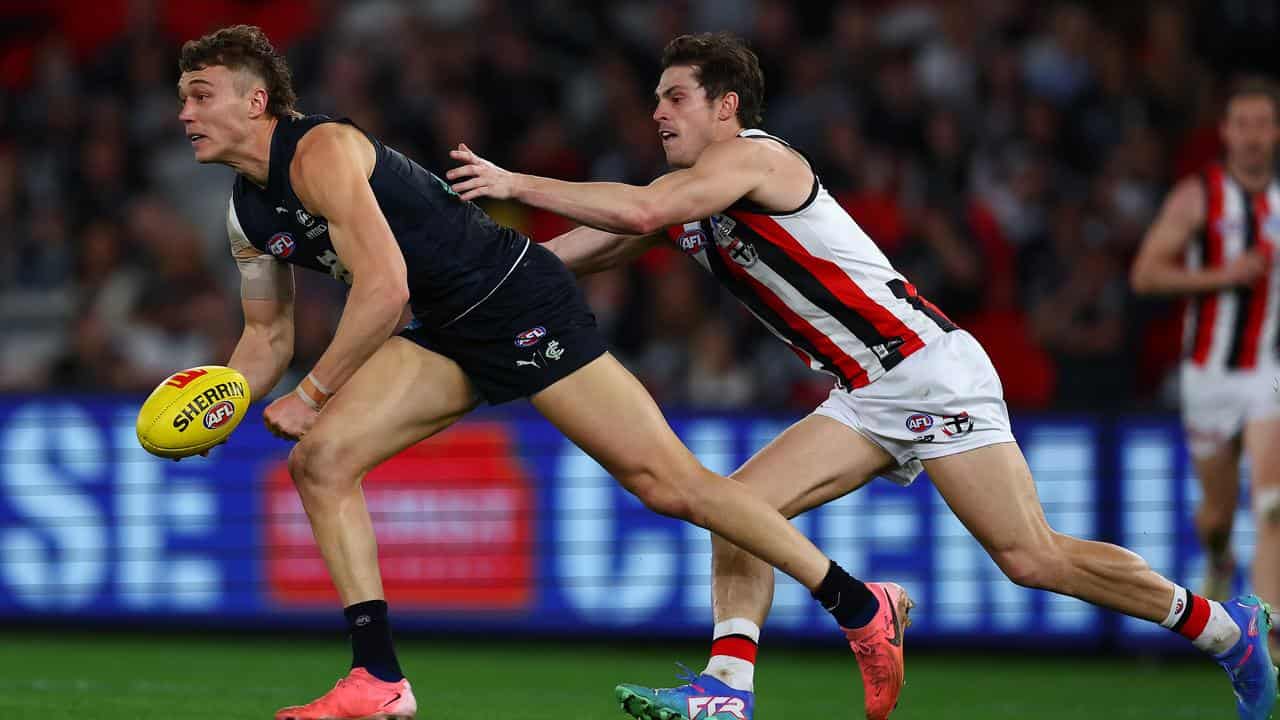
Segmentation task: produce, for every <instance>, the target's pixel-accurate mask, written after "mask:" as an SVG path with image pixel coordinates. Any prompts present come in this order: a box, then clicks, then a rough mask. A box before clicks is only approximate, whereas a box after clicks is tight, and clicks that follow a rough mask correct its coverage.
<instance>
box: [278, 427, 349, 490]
mask: <svg viewBox="0 0 1280 720" xmlns="http://www.w3.org/2000/svg"><path fill="white" fill-rule="evenodd" d="M341 455H342V453H341V451H340V450H338V448H336V447H335V446H334V445H333V444H332V443H328V442H325V441H324V440H322V439H320V438H315V439H312V438H310V437H304V438H303V439H302V440H300V441H298V444H297V445H294V446H293V451H292V452H290V453H289V475H290V476H291V477H292V478H293V484H294V486H295V487H297V489H298V492H299V493H300V494H301V495H302V496H303V497H304V498H307V497H323V496H326V495H330V494H332V493H334V492H337V491H340V490H342V489H343V488H345V487H346V486H348V485H352V484H354V483H355V475H354V474H352V473H348V472H345V471H344V469H343V463H342V458H341Z"/></svg>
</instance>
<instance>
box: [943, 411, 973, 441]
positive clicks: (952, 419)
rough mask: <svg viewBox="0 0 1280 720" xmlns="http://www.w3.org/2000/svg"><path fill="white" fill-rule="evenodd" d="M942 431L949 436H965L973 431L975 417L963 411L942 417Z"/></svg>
mask: <svg viewBox="0 0 1280 720" xmlns="http://www.w3.org/2000/svg"><path fill="white" fill-rule="evenodd" d="M942 432H943V433H944V434H946V436H947V437H949V438H958V437H964V436H965V435H968V434H969V433H971V432H973V418H971V417H969V413H967V412H962V413H957V414H955V415H948V416H946V417H945V418H943V419H942Z"/></svg>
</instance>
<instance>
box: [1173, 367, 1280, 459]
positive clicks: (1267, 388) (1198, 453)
mask: <svg viewBox="0 0 1280 720" xmlns="http://www.w3.org/2000/svg"><path fill="white" fill-rule="evenodd" d="M1277 372H1278V370H1277V368H1274V367H1267V368H1257V369H1253V370H1226V369H1223V368H1205V367H1197V366H1196V365H1193V364H1191V363H1183V365H1182V378H1181V390H1182V392H1181V394H1182V426H1183V427H1184V428H1185V429H1186V431H1187V447H1188V448H1189V449H1190V450H1191V454H1192V455H1193V456H1195V457H1204V456H1206V455H1212V454H1213V453H1215V452H1217V451H1218V450H1219V449H1220V448H1221V447H1222V445H1223V444H1224V443H1226V442H1228V441H1230V440H1231V439H1232V438H1234V437H1235V436H1237V435H1239V434H1240V432H1241V431H1242V430H1244V426H1245V423H1249V422H1253V421H1254V420H1270V419H1275V418H1280V396H1278V395H1277V394H1276V391H1275V382H1276V373H1277Z"/></svg>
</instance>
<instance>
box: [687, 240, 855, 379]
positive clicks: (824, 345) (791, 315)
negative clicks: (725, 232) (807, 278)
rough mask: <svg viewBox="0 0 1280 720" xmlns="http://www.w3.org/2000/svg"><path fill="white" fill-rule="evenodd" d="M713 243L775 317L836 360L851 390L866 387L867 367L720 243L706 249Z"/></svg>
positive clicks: (725, 261) (735, 272)
mask: <svg viewBox="0 0 1280 720" xmlns="http://www.w3.org/2000/svg"><path fill="white" fill-rule="evenodd" d="M712 247H714V248H715V249H716V252H717V253H719V255H720V257H721V258H722V259H723V261H724V265H725V267H727V268H728V269H729V272H731V273H733V275H734V276H735V277H737V278H738V280H740V281H741V282H743V283H746V284H747V285H748V286H749V287H750V288H751V290H752V291H753V292H755V294H756V297H758V298H760V299H761V300H762V301H764V304H766V305H768V306H769V309H770V310H773V311H774V312H775V313H777V314H778V317H780V318H782V319H783V321H785V322H786V323H787V327H789V328H791V330H793V331H794V332H796V333H797V334H799V335H801V336H802V337H804V339H805V340H808V341H809V342H810V343H811V344H812V345H813V347H814V349H815V350H817V351H818V352H820V353H822V354H824V355H826V356H827V357H829V358H831V362H833V363H835V364H836V368H838V369H839V370H840V373H841V374H842V375H844V376H845V377H846V378H848V380H849V385H850V388H849V389H851V390H852V389H854V388H860V387H865V386H866V385H869V384H870V381H869V380H868V379H867V371H866V370H863V369H862V366H861V365H859V364H858V361H857V360H854V359H853V357H852V356H850V355H849V353H846V352H845V351H844V350H842V349H840V346H839V345H836V344H835V343H834V342H832V341H831V338H829V337H827V335H826V333H823V332H820V331H819V330H818V329H817V328H815V327H814V326H812V325H810V324H809V321H807V320H805V319H804V318H802V317H800V316H799V315H798V314H796V312H795V311H794V310H792V309H791V308H789V307H787V304H786V303H785V302H783V301H782V298H780V297H778V296H777V295H776V294H774V292H773V291H772V290H770V289H769V288H768V287H766V286H765V285H764V283H761V282H760V281H759V280H756V279H755V278H753V277H751V274H750V273H748V272H747V271H746V270H744V269H743V268H742V266H741V265H739V264H738V263H737V262H736V261H735V260H734V259H733V258H731V257H729V253H727V252H726V251H725V249H724V248H722V247H720V246H719V244H718V243H715V244H713V243H708V244H707V250H708V252H709V251H710V249H711V248H712Z"/></svg>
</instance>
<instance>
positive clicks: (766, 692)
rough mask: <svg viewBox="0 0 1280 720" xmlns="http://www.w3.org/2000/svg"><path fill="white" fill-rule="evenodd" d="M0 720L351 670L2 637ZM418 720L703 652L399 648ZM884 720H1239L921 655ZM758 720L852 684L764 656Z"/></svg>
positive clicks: (832, 657)
mask: <svg viewBox="0 0 1280 720" xmlns="http://www.w3.org/2000/svg"><path fill="white" fill-rule="evenodd" d="M0 648H3V651H0V718H39V719H40V720H59V719H60V718H75V719H76V720H83V719H84V718H92V719H93V720H147V719H149V718H165V719H166V720H170V719H172V718H183V719H199V718H210V719H212V718H218V719H219V720H224V719H226V718H264V719H266V718H270V717H271V715H272V712H273V711H274V710H275V709H276V708H277V707H280V706H283V705H289V704H294V703H298V702H303V701H306V700H310V699H311V698H313V697H314V696H316V695H319V694H320V693H322V692H324V691H325V690H327V689H328V688H329V687H330V686H331V685H332V683H333V682H334V680H336V679H337V676H338V674H339V673H340V672H341V671H343V670H344V669H345V662H346V660H347V655H346V652H347V651H346V648H345V646H344V644H343V643H342V642H341V641H340V640H339V639H333V638H331V639H328V640H327V641H326V640H319V639H311V638H280V637H268V638H261V639H254V638H246V637H243V636H231V637H215V636H209V635H199V636H185V635H158V636H155V637H145V636H139V635H124V634H120V633H107V634H91V633H84V632H75V633H67V632H54V631H41V632H31V631H24V632H17V633H14V632H7V633H0ZM398 649H399V652H400V656H401V661H402V664H403V665H404V666H405V669H406V670H407V672H408V673H409V676H410V680H411V681H412V682H413V684H414V691H415V694H416V695H417V697H418V705H419V717H420V718H422V719H423V720H463V719H464V718H465V719H466V720H489V719H491V718H492V719H494V720H497V719H499V718H501V719H502V720H516V719H519V720H571V719H575V720H576V719H578V718H582V719H595V718H603V719H606V720H616V719H618V718H624V717H625V716H623V715H622V713H621V712H620V711H619V710H618V708H617V705H616V704H615V703H614V701H613V686H614V685H615V684H616V683H618V682H623V681H625V682H637V683H647V684H655V685H664V686H665V685H672V684H675V678H674V675H673V673H672V671H673V670H674V666H673V665H672V661H674V660H678V659H684V660H685V661H687V662H688V663H689V664H690V665H692V666H697V665H698V664H699V663H700V662H701V661H702V653H703V652H705V648H703V647H701V646H699V645H689V644H680V645H676V646H674V647H660V646H641V647H630V646H628V647H625V648H624V647H606V646H603V645H592V644H570V645H565V644H558V643H555V642H554V641H545V642H539V643H528V642H521V643H500V642H497V641H473V640H464V641H459V640H450V641H444V642H432V641H429V640H427V639H425V638H421V637H407V638H402V639H401V640H400V641H399V648H398ZM908 652H909V654H908V656H907V658H908V659H907V662H908V664H907V687H906V689H905V690H904V691H903V696H902V702H901V705H900V706H899V708H898V711H897V712H895V713H894V715H893V720H923V719H925V718H928V719H930V720H934V719H936V718H946V719H947V720H970V719H971V718H972V719H974V720H977V719H978V718H981V719H982V720H1001V719H1004V718H1008V719H1010V720H1014V719H1016V720H1026V719H1027V718H1037V719H1038V720H1059V719H1060V720H1068V719H1070V720H1078V719H1079V718H1105V719H1112V718H1160V719H1161V720H1172V719H1175V718H1198V719H1204V720H1212V719H1214V718H1224V719H1227V718H1232V717H1235V712H1234V703H1233V698H1232V695H1231V690H1230V687H1229V685H1228V683H1227V678H1226V676H1225V674H1224V673H1223V672H1222V671H1221V670H1219V669H1218V668H1217V667H1216V666H1214V665H1213V664H1212V663H1210V662H1208V661H1200V662H1195V661H1193V660H1191V661H1183V660H1177V661H1171V662H1151V661H1140V660H1134V659H1101V660H1094V659H1089V658H1083V657H1066V658H1061V657H1052V656H1039V655H1019V654H1007V655H998V654H991V655H968V654H954V653H944V654H938V653H928V654H922V653H916V654H914V655H912V654H910V650H909V651H908ZM760 663H761V665H760V666H759V673H758V677H757V689H758V690H759V691H760V695H759V697H758V698H757V705H756V708H757V709H756V715H757V717H759V718H762V719H764V720H769V719H773V718H776V719H778V720H791V719H793V718H794V719H805V720H810V719H813V718H848V719H850V720H856V719H858V718H861V717H862V713H861V698H862V690H861V685H860V683H859V682H858V681H857V678H856V672H857V670H856V666H855V665H854V663H853V659H852V657H851V656H848V655H847V654H846V653H842V652H841V650H840V649H839V648H830V649H779V648H776V647H775V648H769V647H768V646H766V647H765V648H764V649H763V651H762V652H761V657H760Z"/></svg>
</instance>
